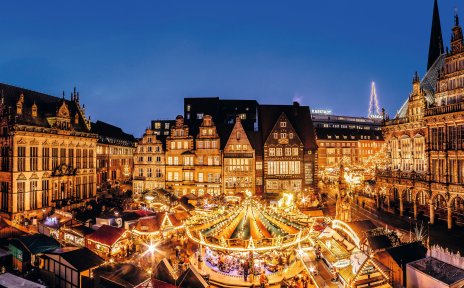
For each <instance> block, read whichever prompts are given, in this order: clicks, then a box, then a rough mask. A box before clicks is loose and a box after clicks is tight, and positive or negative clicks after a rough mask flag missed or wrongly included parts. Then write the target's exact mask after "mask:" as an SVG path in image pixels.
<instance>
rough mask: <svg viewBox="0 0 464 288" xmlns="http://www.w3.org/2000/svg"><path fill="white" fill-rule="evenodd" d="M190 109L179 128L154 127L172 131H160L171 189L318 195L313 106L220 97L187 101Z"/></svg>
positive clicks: (179, 121)
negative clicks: (274, 103) (315, 193)
mask: <svg viewBox="0 0 464 288" xmlns="http://www.w3.org/2000/svg"><path fill="white" fill-rule="evenodd" d="M184 104H185V107H184V113H185V118H184V117H182V116H180V115H179V116H177V118H176V120H175V124H172V123H171V122H170V121H169V120H164V121H161V120H155V121H153V122H152V124H154V125H157V127H158V129H165V128H166V127H165V125H166V124H168V125H169V127H171V130H170V132H169V133H166V134H169V136H167V137H166V138H164V137H163V136H165V135H164V133H161V130H157V132H156V134H157V137H158V139H161V141H162V143H163V145H164V146H165V147H166V148H165V159H166V161H165V163H166V173H165V179H166V189H172V191H173V192H174V193H176V194H177V195H185V194H187V193H192V194H195V195H197V196H201V195H204V194H206V193H207V194H210V195H218V194H222V193H225V194H234V193H242V192H243V193H248V192H250V193H252V194H257V195H262V194H265V195H267V196H277V195H278V194H281V193H282V192H285V191H287V192H297V193H300V192H309V191H314V190H315V188H316V183H317V180H316V176H317V162H316V161H317V145H316V140H315V139H316V136H315V132H314V127H313V124H312V119H311V112H310V110H309V107H308V106H300V105H299V104H298V103H294V104H293V105H259V104H258V103H257V102H256V101H255V100H222V99H219V98H217V97H216V98H186V99H185V100H184ZM208 113H211V114H213V115H215V116H213V115H210V114H208ZM215 117H216V118H215ZM282 117H284V118H285V120H282V119H283V118H282ZM281 118H282V119H281ZM216 119H218V120H216ZM281 122H282V124H281ZM157 123H158V124H157ZM287 124H288V126H287ZM163 125H164V126H163ZM280 125H286V126H282V127H281V126H280ZM158 132H159V133H158ZM274 135H277V138H274ZM282 137H287V138H282ZM163 139H165V142H163ZM269 151H270V152H269ZM271 169H272V170H271ZM266 187H267V188H266ZM134 189H135V188H134ZM266 192H267V194H266Z"/></svg>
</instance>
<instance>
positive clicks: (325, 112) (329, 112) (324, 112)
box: [311, 109, 332, 115]
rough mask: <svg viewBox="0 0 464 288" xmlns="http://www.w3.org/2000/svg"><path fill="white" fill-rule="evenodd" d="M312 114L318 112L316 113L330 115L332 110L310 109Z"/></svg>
mask: <svg viewBox="0 0 464 288" xmlns="http://www.w3.org/2000/svg"><path fill="white" fill-rule="evenodd" d="M311 113H312V114H318V115H332V110H326V109H311Z"/></svg>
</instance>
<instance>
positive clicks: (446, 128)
mask: <svg viewBox="0 0 464 288" xmlns="http://www.w3.org/2000/svg"><path fill="white" fill-rule="evenodd" d="M454 24H455V25H454V27H453V29H452V38H451V50H450V51H448V50H447V52H446V53H444V54H443V42H442V37H441V31H440V30H441V29H439V27H440V20H439V17H438V6H437V3H436V1H435V6H434V15H433V25H432V34H431V43H430V51H429V65H428V66H429V70H428V71H427V73H426V75H425V77H424V78H423V79H422V81H420V80H419V77H418V76H417V75H416V76H415V77H414V81H413V92H412V94H411V95H410V96H409V98H408V100H407V101H406V103H405V104H404V105H403V106H402V108H401V109H400V111H399V112H398V114H397V115H396V117H395V119H392V120H388V121H386V122H385V127H384V135H385V140H386V141H387V143H388V153H389V157H390V160H391V161H390V162H391V163H390V167H388V168H387V170H380V171H378V173H377V174H378V177H377V180H378V193H379V197H378V201H377V202H378V205H379V206H383V207H390V208H393V209H395V210H397V211H398V213H399V214H401V215H405V214H406V213H409V214H410V215H411V216H413V217H414V218H421V217H427V218H429V221H430V223H431V224H434V223H435V222H436V221H437V219H440V220H444V221H447V223H448V228H452V226H453V223H454V222H456V221H462V220H463V219H461V214H462V212H463V211H464V196H463V195H464V191H463V188H462V187H463V184H464V147H463V145H462V143H463V139H464V138H463V137H464V136H462V135H464V134H463V133H464V108H463V107H464V105H463V100H464V90H463V88H464V77H463V75H464V49H463V36H462V29H461V27H460V25H459V19H458V16H457V15H456V16H455V23H454ZM437 49H438V51H437ZM430 55H432V56H433V55H435V56H434V57H432V56H430ZM433 58H434V59H435V60H434V61H433V64H431V65H430V62H431V59H433Z"/></svg>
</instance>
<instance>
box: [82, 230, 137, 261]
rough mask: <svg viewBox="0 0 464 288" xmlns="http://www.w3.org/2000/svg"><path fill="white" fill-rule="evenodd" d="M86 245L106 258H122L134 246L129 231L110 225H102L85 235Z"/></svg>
mask: <svg viewBox="0 0 464 288" xmlns="http://www.w3.org/2000/svg"><path fill="white" fill-rule="evenodd" d="M85 238H86V247H87V248H89V249H91V250H92V251H94V252H95V253H97V254H98V255H100V256H101V257H103V258H104V259H105V260H110V259H113V258H122V257H124V255H125V254H126V253H125V252H126V251H127V250H129V247H131V246H132V239H131V235H130V232H129V231H126V230H125V229H123V228H118V227H113V226H109V225H103V226H101V227H100V228H99V229H98V230H97V231H95V232H94V233H92V234H89V235H87V236H85Z"/></svg>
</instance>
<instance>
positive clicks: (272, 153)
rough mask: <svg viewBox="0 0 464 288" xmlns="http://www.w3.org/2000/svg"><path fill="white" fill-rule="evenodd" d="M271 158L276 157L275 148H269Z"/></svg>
mask: <svg viewBox="0 0 464 288" xmlns="http://www.w3.org/2000/svg"><path fill="white" fill-rule="evenodd" d="M269 156H275V148H269Z"/></svg>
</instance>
